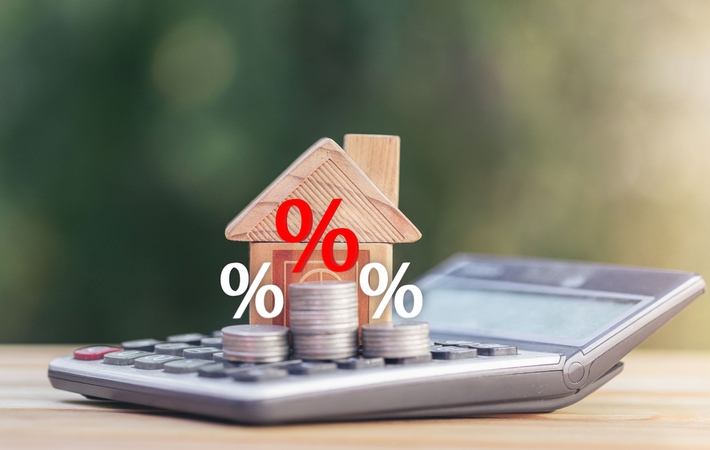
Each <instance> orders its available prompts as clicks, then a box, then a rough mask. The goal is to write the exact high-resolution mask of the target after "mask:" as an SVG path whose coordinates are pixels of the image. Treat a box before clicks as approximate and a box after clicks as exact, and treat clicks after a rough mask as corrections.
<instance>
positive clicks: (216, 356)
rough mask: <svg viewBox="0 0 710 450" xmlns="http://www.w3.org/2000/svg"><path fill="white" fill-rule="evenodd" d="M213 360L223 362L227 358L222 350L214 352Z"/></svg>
mask: <svg viewBox="0 0 710 450" xmlns="http://www.w3.org/2000/svg"><path fill="white" fill-rule="evenodd" d="M212 360H213V361H214V362H218V363H223V362H225V361H227V360H226V359H224V353H222V352H219V353H213V354H212Z"/></svg>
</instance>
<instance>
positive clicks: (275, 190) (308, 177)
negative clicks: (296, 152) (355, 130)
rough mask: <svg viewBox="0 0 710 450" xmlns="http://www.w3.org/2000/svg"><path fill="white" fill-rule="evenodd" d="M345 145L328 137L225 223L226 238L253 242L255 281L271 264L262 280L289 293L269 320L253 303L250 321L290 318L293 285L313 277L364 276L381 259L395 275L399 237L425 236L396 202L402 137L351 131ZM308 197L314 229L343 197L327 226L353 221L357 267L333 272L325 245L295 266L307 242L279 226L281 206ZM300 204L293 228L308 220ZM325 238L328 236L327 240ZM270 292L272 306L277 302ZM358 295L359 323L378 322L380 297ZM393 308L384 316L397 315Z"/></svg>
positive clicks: (338, 253)
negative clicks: (289, 239)
mask: <svg viewBox="0 0 710 450" xmlns="http://www.w3.org/2000/svg"><path fill="white" fill-rule="evenodd" d="M344 147H345V150H343V149H342V148H341V147H340V146H339V145H338V144H336V143H335V142H334V141H333V140H331V139H328V138H324V139H321V140H319V141H318V142H316V143H315V144H314V145H313V146H311V148H309V149H308V150H306V152H305V153H303V154H302V155H301V156H300V157H299V158H298V159H297V160H296V161H294V162H293V164H291V166H289V167H288V168H287V169H286V170H285V171H284V172H283V173H282V174H281V175H280V176H279V177H278V178H276V180H274V181H273V182H272V183H271V184H270V185H269V186H268V187H267V188H266V189H265V190H264V191H263V192H262V193H261V194H260V195H259V196H258V197H256V198H255V199H254V200H253V201H252V202H251V203H250V204H249V205H248V206H247V207H246V208H245V209H244V210H243V211H242V212H241V213H239V215H238V216H237V217H235V218H234V219H233V220H232V221H231V222H230V223H229V225H227V229H226V230H225V235H226V237H227V239H229V240H233V241H247V242H249V243H250V247H249V252H250V256H249V259H250V268H249V271H250V274H251V277H252V281H253V278H254V276H255V275H256V273H257V272H258V270H259V268H260V267H261V265H262V264H263V263H265V262H270V263H271V267H270V269H269V272H268V273H267V274H266V277H265V278H264V280H263V281H262V283H261V284H262V285H265V284H274V285H276V286H278V287H279V288H281V290H282V291H283V293H284V311H283V313H282V314H281V315H279V316H277V317H275V318H273V319H265V318H263V317H261V316H259V315H258V314H257V313H256V308H254V307H252V308H251V313H250V323H266V324H274V325H285V326H288V324H289V301H288V285H289V284H291V283H297V282H303V281H314V280H352V281H355V282H357V281H358V275H359V273H360V269H362V267H363V266H364V265H365V264H367V263H369V262H379V263H381V264H383V265H384V266H385V267H386V268H387V272H388V274H389V277H390V281H391V277H392V244H395V243H400V242H414V241H416V240H418V239H419V238H420V237H421V233H420V232H419V230H417V228H416V227H415V226H414V225H413V224H412V223H411V222H410V221H409V219H407V217H406V216H405V215H404V214H402V212H401V211H400V210H399V209H398V208H397V204H398V200H399V137H398V136H379V135H356V134H350V135H346V136H345V145H344ZM296 198H297V199H303V200H305V201H306V202H308V203H309V204H310V206H311V209H312V210H313V223H314V228H315V224H317V223H318V222H319V221H320V219H321V218H322V216H323V214H324V212H325V211H326V209H327V207H328V205H329V204H330V202H331V200H332V199H334V198H342V203H341V204H340V207H339V208H338V210H337V212H336V213H335V216H334V217H333V219H332V220H331V222H330V224H329V226H328V228H327V229H326V232H325V233H324V235H325V234H327V232H328V231H330V230H332V229H335V228H348V229H350V230H352V231H353V232H354V233H355V235H356V236H357V238H358V242H359V245H360V250H359V255H358V260H357V263H356V264H355V266H354V267H353V268H352V269H350V270H348V271H345V272H338V273H335V272H332V271H330V270H329V269H328V268H327V267H326V266H325V264H324V263H323V258H322V256H321V246H322V244H318V246H317V247H316V249H315V251H314V252H313V254H312V255H311V258H310V259H309V262H308V263H307V264H306V266H305V268H304V270H302V271H301V272H298V273H293V268H294V266H295V264H296V261H297V260H298V259H299V256H300V255H301V253H302V251H303V249H304V248H305V246H306V242H308V240H309V239H310V236H311V234H312V231H311V234H309V235H308V237H307V238H306V239H305V240H304V241H303V242H302V243H286V242H284V241H283V240H282V239H281V237H280V236H279V234H278V232H277V231H276V210H277V209H278V207H279V205H281V203H283V202H284V201H286V200H289V199H296ZM300 221H301V218H300V215H299V213H298V211H297V210H296V209H295V208H293V209H292V210H291V212H290V213H289V216H288V228H289V230H290V231H291V233H292V234H293V235H296V234H297V233H298V230H299V229H300V224H301V222H300ZM321 241H322V240H321ZM342 242H343V241H342V240H341V243H338V242H337V241H336V244H335V251H334V256H335V259H336V261H338V262H342V261H344V260H345V244H344V243H342ZM371 277H372V279H371V280H370V284H371V286H377V281H378V280H377V279H376V277H377V272H376V271H373V272H372V274H371ZM270 295H271V294H270V293H269V294H267V298H266V302H265V303H266V309H267V310H269V311H270V310H271V309H272V298H270ZM358 295H359V304H360V307H359V311H358V314H359V320H360V325H362V324H365V323H369V322H371V321H373V320H372V319H371V318H372V315H373V314H374V312H375V309H376V308H377V306H378V305H379V302H380V300H381V296H378V297H373V298H370V297H368V296H367V295H365V294H364V293H363V292H362V290H360V289H358ZM391 317H392V313H391V307H390V308H388V310H387V311H386V312H385V314H383V315H382V317H381V318H380V319H378V320H377V321H390V320H391Z"/></svg>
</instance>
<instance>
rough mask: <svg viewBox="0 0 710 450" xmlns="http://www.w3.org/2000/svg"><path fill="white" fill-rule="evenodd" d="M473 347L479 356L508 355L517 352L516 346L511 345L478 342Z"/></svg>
mask: <svg viewBox="0 0 710 450" xmlns="http://www.w3.org/2000/svg"><path fill="white" fill-rule="evenodd" d="M475 348H476V350H478V354H479V355H481V356H510V355H517V354H518V348H517V347H514V346H512V345H502V344H478V345H477V346H476V347H475Z"/></svg>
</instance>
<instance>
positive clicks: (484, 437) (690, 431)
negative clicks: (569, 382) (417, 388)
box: [0, 346, 710, 450]
mask: <svg viewBox="0 0 710 450" xmlns="http://www.w3.org/2000/svg"><path fill="white" fill-rule="evenodd" d="M72 348H73V346H72V347H67V346H0V448H1V449H10V448H43V449H44V448H51V449H64V448H72V449H75V448H94V449H104V448H121V449H124V450H125V449H140V448H146V447H148V446H150V447H151V448H172V449H182V448H195V449H212V448H231V449H236V448H239V449H242V448H278V449H281V448H287V447H288V448H303V449H320V448H333V447H343V448H353V449H362V448H365V447H382V448H496V449H498V448H535V449H551V448H560V449H583V448H595V449H598V448H605V449H608V448H624V449H626V448H644V449H649V448H659V449H667V448H698V449H710V352H705V353H692V352H682V351H644V350H637V351H635V352H633V353H632V354H631V355H629V356H627V357H626V358H625V359H624V361H625V363H626V367H625V369H624V372H622V373H621V375H619V376H618V377H616V378H615V379H613V380H612V381H611V382H609V384H607V385H606V386H604V387H602V388H601V389H600V390H599V391H597V392H595V393H594V394H592V395H591V396H589V397H588V398H586V399H585V400H582V401H581V402H580V403H578V404H576V405H572V406H570V407H568V408H565V409H563V410H560V411H557V412H554V413H551V414H525V415H507V416H499V417H489V418H463V419H445V420H442V419H439V420H407V421H379V422H360V423H337V424H315V425H296V426H279V427H245V426H239V425H233V424H228V423H221V422H215V421H209V420H204V419H198V418H194V417H188V416H185V415H181V414H171V413H167V412H163V411H159V410H154V409H148V408H136V407H132V406H130V405H126V404H120V403H112V402H94V401H90V400H86V399H84V397H82V396H80V395H77V394H72V393H69V392H63V391H58V390H55V389H53V388H52V387H51V386H50V385H49V382H48V381H47V375H46V372H47V363H48V362H49V360H50V359H52V358H54V357H56V356H61V355H64V354H68V353H70V350H71V349H72Z"/></svg>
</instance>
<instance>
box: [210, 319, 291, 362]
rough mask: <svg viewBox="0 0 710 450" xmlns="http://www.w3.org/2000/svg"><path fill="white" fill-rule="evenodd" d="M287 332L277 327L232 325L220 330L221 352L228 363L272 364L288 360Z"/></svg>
mask: <svg viewBox="0 0 710 450" xmlns="http://www.w3.org/2000/svg"><path fill="white" fill-rule="evenodd" d="M288 335H289V331H288V328H286V327H281V326H278V325H233V326H230V327H225V328H222V351H223V352H224V358H225V359H227V360H230V361H240V362H250V363H272V362H278V361H283V360H285V359H287V358H288V356H289V352H290V347H289V342H288Z"/></svg>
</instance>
